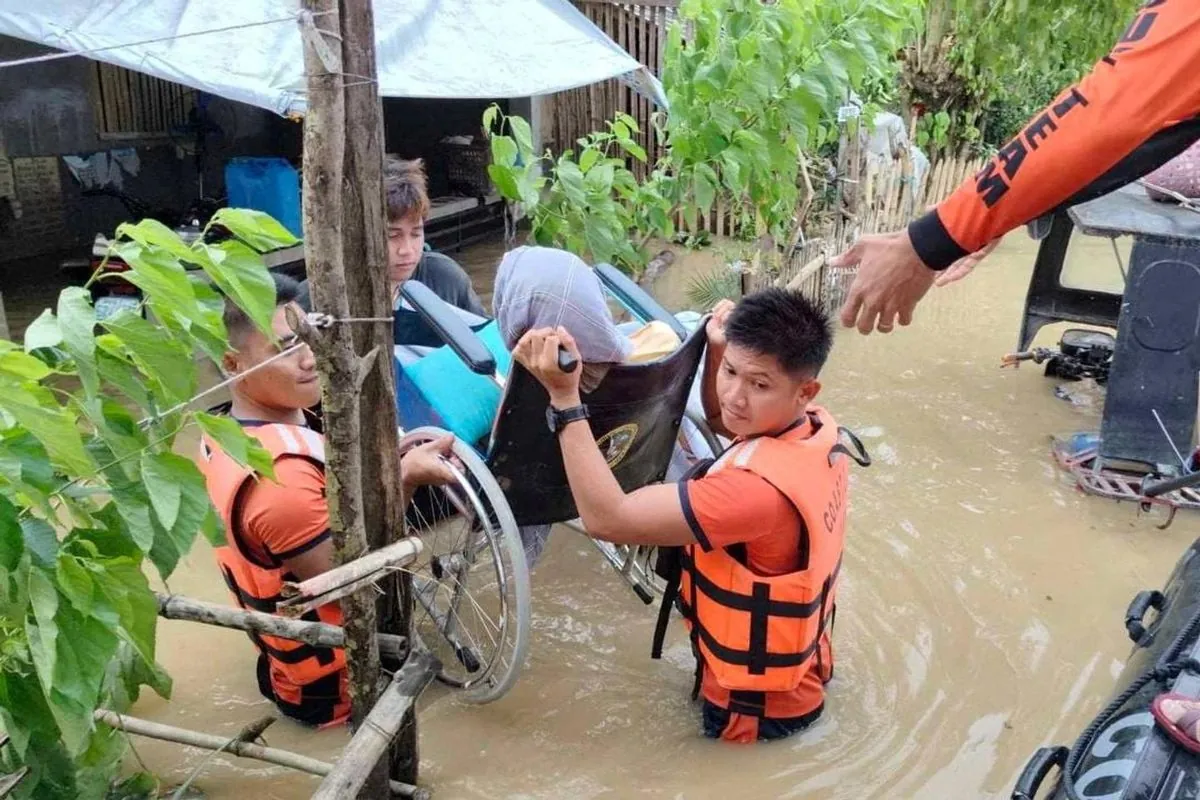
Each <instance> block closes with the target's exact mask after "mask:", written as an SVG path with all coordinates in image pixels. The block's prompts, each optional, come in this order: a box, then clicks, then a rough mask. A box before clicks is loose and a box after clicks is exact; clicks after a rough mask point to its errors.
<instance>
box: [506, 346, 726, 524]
mask: <svg viewBox="0 0 1200 800" xmlns="http://www.w3.org/2000/svg"><path fill="white" fill-rule="evenodd" d="M704 345H705V334H704V326H703V325H700V326H698V327H697V328H696V330H695V331H693V332H692V333H691V335H690V336H689V337H688V338H687V340H686V341H684V343H683V345H682V346H681V347H680V348H679V349H678V350H676V351H675V352H674V353H672V354H671V355H669V356H667V357H666V358H663V359H661V360H659V361H653V362H650V363H647V364H620V365H616V366H613V367H612V368H610V369H609V371H608V374H607V375H605V376H604V380H603V381H602V382H601V384H600V385H599V386H598V387H597V388H596V391H594V392H592V393H591V394H585V395H583V402H584V403H585V404H587V407H588V410H589V412H590V414H591V417H590V419H589V422H590V423H591V427H592V433H593V434H594V435H595V437H596V441H597V443H598V444H599V445H600V449H601V451H602V452H603V453H604V455H605V458H606V460H607V461H608V465H609V467H610V468H612V470H613V474H615V475H616V478H617V481H618V482H619V483H620V484H621V488H622V489H624V490H625V491H627V492H629V491H633V490H634V489H638V488H641V487H642V486H645V485H647V484H650V483H656V482H659V481H662V480H663V478H664V477H665V476H666V472H667V465H668V463H669V462H670V460H671V451H672V448H673V447H674V446H675V440H676V435H677V433H678V431H679V425H680V422H681V420H682V418H683V413H684V409H685V408H686V406H687V400H688V394H689V392H690V391H691V387H692V381H693V380H694V379H695V377H696V374H697V371H698V369H699V367H700V359H701V358H702V357H703V356H704ZM549 402H550V398H549V396H548V395H547V393H546V390H545V389H544V388H542V385H541V384H540V383H538V382H537V380H536V379H535V378H534V377H533V376H532V375H530V374H529V373H528V372H527V371H525V369H524V368H523V367H521V365H520V364H517V363H516V362H513V365H512V372H511V373H510V374H509V379H508V384H507V386H506V387H505V392H504V397H503V400H502V401H501V404H500V411H499V413H498V414H497V416H496V424H495V427H494V428H493V430H492V441H491V446H490V448H489V450H488V467H489V468H490V469H491V471H492V474H493V475H494V476H495V478H496V480H497V481H498V482H499V484H500V488H501V489H503V491H504V496H505V497H506V498H507V500H508V503H509V506H510V507H511V508H512V511H513V515H514V516H515V517H516V520H517V524H518V525H540V524H548V523H554V522H565V521H567V520H570V519H574V518H575V517H576V516H578V512H577V511H576V509H575V500H574V498H573V497H572V496H571V490H570V487H569V486H568V485H567V476H566V472H565V470H564V469H563V461H562V453H561V452H560V451H559V446H558V440H557V438H556V437H555V436H554V435H553V434H551V433H550V429H549V428H548V427H547V424H546V408H547V406H548V405H549Z"/></svg>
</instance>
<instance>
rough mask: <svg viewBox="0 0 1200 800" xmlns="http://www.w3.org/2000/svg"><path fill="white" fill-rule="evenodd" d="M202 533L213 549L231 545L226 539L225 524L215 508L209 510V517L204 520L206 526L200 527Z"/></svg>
mask: <svg viewBox="0 0 1200 800" xmlns="http://www.w3.org/2000/svg"><path fill="white" fill-rule="evenodd" d="M200 532H201V533H203V534H204V538H205V539H207V540H208V543H209V544H210V545H212V546H213V547H224V546H225V545H227V544H229V541H228V540H227V539H226V538H225V523H223V522H222V521H221V515H220V514H218V513H217V510H216V509H215V508H211V509H209V511H208V515H207V516H205V518H204V524H202V525H201V526H200Z"/></svg>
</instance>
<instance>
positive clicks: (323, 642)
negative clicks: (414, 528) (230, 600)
mask: <svg viewBox="0 0 1200 800" xmlns="http://www.w3.org/2000/svg"><path fill="white" fill-rule="evenodd" d="M154 596H155V598H156V599H157V600H158V615H159V616H160V617H162V618H164V619H174V620H182V621H185V622H199V623H202V624H204V625H215V626H217V627H220V628H231V629H233V630H238V631H246V632H247V633H261V634H265V635H267V636H278V637H279V638H281V639H291V640H293V641H296V642H304V643H305V644H310V645H312V646H313V647H344V646H345V644H346V635H345V631H343V630H342V629H341V628H339V627H338V626H336V625H330V624H328V623H326V622H307V621H303V620H298V619H285V618H284V617H278V616H276V615H274V614H264V613H263V612H261V611H246V610H243V609H240V608H231V607H229V606H223V605H220V604H219V603H206V602H205V601H203V600H193V599H191V598H190V597H182V596H180V595H177V594H172V595H167V594H162V593H160V592H155V593H154ZM378 641H379V652H380V654H381V655H384V656H387V657H388V658H389V659H394V660H397V661H399V660H403V659H404V656H405V655H406V654H407V653H408V640H407V639H405V638H404V637H403V636H393V635H391V634H385V633H381V634H379V636H378Z"/></svg>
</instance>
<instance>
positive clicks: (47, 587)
mask: <svg viewBox="0 0 1200 800" xmlns="http://www.w3.org/2000/svg"><path fill="white" fill-rule="evenodd" d="M29 606H30V609H31V611H32V612H33V613H32V616H31V618H30V619H27V620H26V621H25V633H26V636H28V638H29V652H30V655H31V656H32V657H33V665H34V667H35V668H36V669H37V676H38V681H39V682H40V683H41V685H42V693H43V694H45V695H46V697H47V698H49V697H50V692H51V690H52V688H53V687H54V671H55V667H56V666H57V664H58V650H57V647H56V644H57V639H58V625H57V624H56V623H55V621H54V618H55V616H56V614H57V613H58V592H57V591H56V590H55V589H54V584H53V583H52V582H51V581H50V579H49V578H48V577H47V576H46V573H44V572H42V571H41V570H40V569H34V570H30V571H29Z"/></svg>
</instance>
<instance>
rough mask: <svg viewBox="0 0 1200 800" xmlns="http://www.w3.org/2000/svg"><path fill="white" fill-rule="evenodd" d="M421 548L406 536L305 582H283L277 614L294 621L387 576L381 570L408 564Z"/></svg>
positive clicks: (415, 540) (416, 541) (419, 542)
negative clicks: (281, 600)
mask: <svg viewBox="0 0 1200 800" xmlns="http://www.w3.org/2000/svg"><path fill="white" fill-rule="evenodd" d="M422 548H423V545H422V543H421V540H420V539H415V538H412V537H409V538H405V539H401V540H400V541H398V542H393V543H392V544H390V545H388V546H387V547H384V548H382V549H380V550H375V551H372V552H370V553H367V554H366V555H365V556H363V557H362V558H358V559H355V560H354V561H351V562H350V563H348V564H342V565H341V566H340V567H334V568H333V569H331V570H329V571H328V572H323V573H321V574H320V575H316V576H314V577H312V578H309V579H308V580H306V581H301V582H298V583H297V582H292V581H284V583H283V587H282V588H281V590H280V594H281V595H283V597H284V598H285V599H284V600H283V602H281V603H279V613H280V614H282V615H283V616H285V617H291V618H293V619H295V618H297V617H300V616H303V615H304V614H306V613H308V612H309V611H312V610H313V609H315V608H319V607H321V606H323V605H327V604H329V603H333V602H337V601H339V600H341V599H342V598H343V597H346V596H347V595H350V594H352V593H354V592H356V591H358V590H359V589H363V588H365V587H367V586H370V585H372V584H375V583H377V582H379V581H380V580H381V579H383V578H384V577H386V576H388V575H390V574H391V573H385V572H384V570H388V569H392V568H399V567H403V566H404V565H406V564H411V563H412V562H413V561H415V560H416V558H417V556H418V555H420V553H421V550H422Z"/></svg>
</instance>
